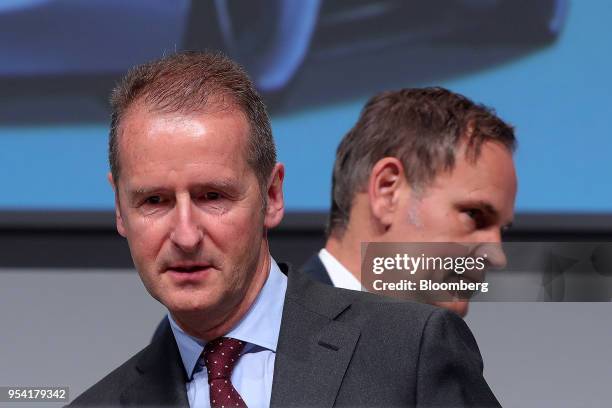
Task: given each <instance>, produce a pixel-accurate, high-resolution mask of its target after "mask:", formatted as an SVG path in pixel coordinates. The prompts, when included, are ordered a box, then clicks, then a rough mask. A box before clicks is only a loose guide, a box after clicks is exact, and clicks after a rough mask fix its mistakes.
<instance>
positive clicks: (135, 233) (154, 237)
mask: <svg viewBox="0 0 612 408" xmlns="http://www.w3.org/2000/svg"><path fill="white" fill-rule="evenodd" d="M127 232H128V233H127V239H128V242H129V244H130V252H131V253H132V257H133V258H134V263H135V264H136V266H137V267H138V268H139V269H140V268H141V267H145V268H147V267H150V264H151V263H153V262H154V261H155V259H156V258H157V255H158V253H159V252H160V250H161V247H162V245H163V242H164V237H165V229H164V227H163V224H162V223H160V222H159V223H158V222H144V221H142V220H138V222H135V223H132V224H130V225H129V228H128V229H127ZM143 272H144V271H143Z"/></svg>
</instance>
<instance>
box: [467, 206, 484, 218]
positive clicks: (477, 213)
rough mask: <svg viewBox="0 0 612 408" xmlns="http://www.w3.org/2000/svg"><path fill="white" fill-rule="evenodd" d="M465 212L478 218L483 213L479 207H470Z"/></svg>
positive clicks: (471, 216)
mask: <svg viewBox="0 0 612 408" xmlns="http://www.w3.org/2000/svg"><path fill="white" fill-rule="evenodd" d="M465 213H466V214H467V215H468V217H470V218H471V219H474V220H475V219H478V217H480V215H481V211H480V210H479V209H477V208H470V209H467V210H465Z"/></svg>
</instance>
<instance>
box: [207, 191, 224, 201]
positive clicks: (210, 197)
mask: <svg viewBox="0 0 612 408" xmlns="http://www.w3.org/2000/svg"><path fill="white" fill-rule="evenodd" d="M204 198H205V199H207V200H211V201H214V200H218V199H220V198H221V194H219V193H217V192H214V191H211V192H208V193H206V194H204Z"/></svg>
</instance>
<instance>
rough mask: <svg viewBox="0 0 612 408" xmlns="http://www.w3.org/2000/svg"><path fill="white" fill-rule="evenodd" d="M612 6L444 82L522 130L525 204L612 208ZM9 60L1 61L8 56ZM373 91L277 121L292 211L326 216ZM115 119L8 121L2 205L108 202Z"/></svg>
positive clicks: (580, 5) (577, 5)
mask: <svg viewBox="0 0 612 408" xmlns="http://www.w3.org/2000/svg"><path fill="white" fill-rule="evenodd" d="M611 21H612V7H610V3H609V2H608V1H606V0H598V1H595V0H593V1H574V2H572V3H571V8H570V10H569V13H568V16H567V21H566V23H565V27H564V29H563V31H562V32H561V35H560V38H559V39H558V40H557V41H556V42H555V43H553V44H552V45H551V46H549V47H547V48H544V49H540V50H537V51H535V52H533V53H531V54H529V55H526V56H523V57H521V58H519V59H515V60H513V61H512V62H510V63H506V64H504V65H501V66H496V67H495V68H491V69H487V70H480V71H479V72H477V73H472V74H469V75H465V76H461V77H455V78H450V79H447V80H444V81H441V82H436V83H418V84H414V83H406V84H398V86H397V87H401V86H415V85H418V86H425V85H441V86H444V87H448V88H450V89H451V90H453V91H456V92H460V93H463V94H465V95H466V96H468V97H470V98H472V99H473V100H475V101H477V102H481V103H484V104H486V105H489V106H492V107H494V108H495V109H496V111H497V112H498V114H499V115H500V116H501V117H502V118H503V119H505V120H506V121H508V122H510V123H512V124H513V125H514V126H515V127H516V132H517V136H518V139H519V149H518V151H517V154H516V165H517V170H518V174H519V192H518V197H517V210H518V211H522V212H549V213H554V212H582V213H585V212H612V188H611V187H612V182H611V181H610V176H612V162H611V161H610V158H609V156H610V153H611V152H612V138H611V136H612V135H611V134H610V126H609V122H610V120H611V118H612V102H611V100H610V98H611V96H612V50H611V46H610V40H612V25H611V24H610V22H611ZM0 64H1V62H0ZM365 100H366V98H363V99H355V100H350V101H348V102H342V103H338V104H333V105H326V106H318V107H316V108H309V109H304V110H300V111H294V112H292V113H290V114H284V115H277V116H273V119H272V122H273V131H274V135H275V138H276V142H277V145H278V151H279V159H280V160H281V161H282V162H284V163H285V165H286V168H287V173H286V184H285V196H286V203H287V208H288V210H296V211H297V210H299V211H305V210H306V211H311V210H315V211H325V210H327V209H328V205H329V191H330V175H331V167H332V163H333V159H334V154H335V148H336V146H337V144H338V142H339V140H340V139H341V137H342V136H343V135H344V134H345V133H346V131H347V130H348V129H349V128H350V127H351V126H352V125H353V123H354V122H355V121H356V119H357V117H358V114H359V111H360V109H361V107H362V106H363V104H364V102H365ZM107 133H108V128H107V124H106V123H101V124H85V125H83V124H80V125H45V126H29V125H19V126H7V125H5V124H0V163H2V167H1V168H2V171H1V172H0V186H1V190H0V210H2V209H36V210H44V209H65V210H84V209H85V210H88V209H110V208H112V205H113V197H112V191H111V189H110V187H109V186H108V185H107V182H106V172H107V171H108V170H107V169H108V165H107V161H106V143H107Z"/></svg>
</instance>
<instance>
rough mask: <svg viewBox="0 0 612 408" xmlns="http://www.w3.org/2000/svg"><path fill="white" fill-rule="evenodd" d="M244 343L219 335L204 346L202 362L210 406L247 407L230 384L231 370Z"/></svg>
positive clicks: (222, 407) (219, 407)
mask: <svg viewBox="0 0 612 408" xmlns="http://www.w3.org/2000/svg"><path fill="white" fill-rule="evenodd" d="M244 346H245V344H244V343H243V342H242V341H240V340H236V339H232V338H230V337H219V338H218V339H214V340H212V341H210V342H208V343H206V347H205V348H204V354H203V357H204V364H205V365H206V369H207V370H208V385H209V386H210V406H211V408H233V407H239V408H247V405H246V404H245V403H244V401H243V399H242V397H241V396H240V394H238V391H236V389H235V388H234V386H233V385H232V380H231V376H232V370H233V369H234V365H235V364H236V363H237V362H238V359H239V358H240V356H241V352H242V349H243V348H244Z"/></svg>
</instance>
